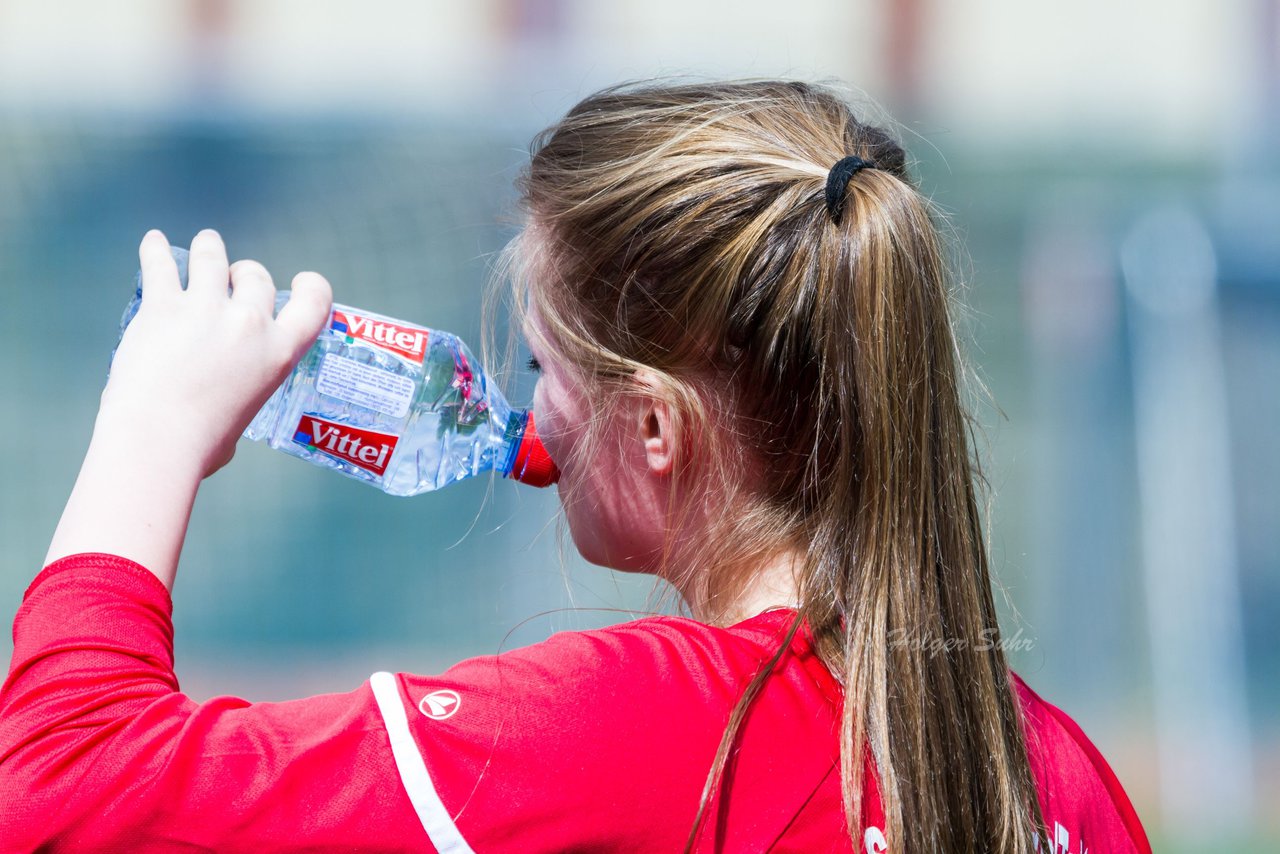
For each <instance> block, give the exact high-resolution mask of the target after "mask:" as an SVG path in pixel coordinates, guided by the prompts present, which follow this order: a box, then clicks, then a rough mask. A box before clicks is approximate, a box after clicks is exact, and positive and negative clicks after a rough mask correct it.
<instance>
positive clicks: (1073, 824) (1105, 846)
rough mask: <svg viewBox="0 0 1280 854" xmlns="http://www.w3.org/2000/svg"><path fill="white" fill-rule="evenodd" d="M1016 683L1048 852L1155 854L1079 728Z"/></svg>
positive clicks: (1117, 785) (1099, 756)
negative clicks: (1077, 851) (1046, 834)
mask: <svg viewBox="0 0 1280 854" xmlns="http://www.w3.org/2000/svg"><path fill="white" fill-rule="evenodd" d="M1013 682H1014V687H1015V690H1016V691H1017V693H1018V696H1019V699H1020V700H1021V702H1022V708H1023V714H1024V717H1025V720H1026V724H1027V752H1028V754H1029V758H1030V760H1031V768H1032V772H1033V773H1034V774H1035V776H1036V782H1037V785H1038V788H1039V794H1040V806H1041V809H1042V810H1043V812H1044V819H1045V823H1046V825H1047V828H1048V831H1049V836H1050V839H1049V846H1048V850H1049V851H1050V852H1055V854H1056V852H1058V851H1071V852H1074V851H1076V850H1077V847H1078V848H1079V849H1080V850H1082V851H1083V850H1090V851H1114V852H1121V851H1134V852H1139V853H1140V854H1151V843H1150V842H1148V841H1147V834H1146V831H1145V830H1143V827H1142V822H1141V821H1140V820H1139V818H1138V813H1137V811H1136V810H1134V808H1133V804H1132V803H1130V801H1129V796H1128V795H1127V794H1125V791H1124V787H1123V786H1121V785H1120V781H1119V780H1118V779H1117V778H1116V775H1115V772H1113V771H1112V770H1111V766H1110V765H1108V764H1107V760H1106V759H1104V758H1103V756H1102V753H1101V752H1099V750H1098V748H1097V747H1095V746H1094V744H1093V742H1092V741H1090V740H1089V738H1088V736H1086V735H1085V734H1084V731H1083V730H1082V729H1080V726H1079V724H1077V723H1076V722H1075V721H1074V720H1072V719H1071V717H1070V716H1069V715H1067V713H1066V712H1064V711H1062V710H1061V709H1059V708H1058V707H1057V706H1054V705H1052V704H1051V703H1048V702H1046V701H1045V700H1043V699H1042V698H1041V697H1040V695H1039V694H1037V693H1036V692H1035V691H1033V690H1031V688H1030V687H1028V686H1027V684H1026V683H1025V682H1023V681H1022V679H1021V678H1020V677H1018V676H1017V674H1014V675H1013Z"/></svg>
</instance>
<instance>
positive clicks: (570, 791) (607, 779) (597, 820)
mask: <svg viewBox="0 0 1280 854" xmlns="http://www.w3.org/2000/svg"><path fill="white" fill-rule="evenodd" d="M664 646H673V647H680V649H679V651H676V650H674V649H669V650H663V649H662V647H664ZM687 651H688V640H687V639H686V638H685V637H683V636H682V635H681V633H680V631H679V630H678V629H677V628H675V627H674V626H673V625H671V624H668V623H667V622H666V621H664V620H660V619H659V620H644V621H640V622H639V623H633V624H630V625H629V626H624V627H615V628H613V629H610V630H605V631H599V632H565V633H562V634H558V635H554V636H552V637H551V638H550V639H549V640H547V641H545V642H543V643H540V644H535V645H533V646H530V647H527V648H524V649H520V650H515V651H512V652H508V653H504V654H502V655H500V656H489V657H482V658H475V659H471V660H468V661H464V662H461V663H460V664H458V665H456V666H454V667H452V668H450V669H449V670H447V671H445V672H444V673H442V674H440V675H438V676H412V675H408V674H400V675H399V676H398V677H397V679H396V680H395V682H394V693H393V694H391V695H390V696H391V698H392V699H393V700H394V702H398V703H402V705H403V708H404V710H405V714H406V716H407V726H408V728H409V731H410V732H411V737H412V740H413V745H414V747H415V748H416V750H415V751H413V753H412V754H410V755H409V761H410V762H411V763H412V762H413V761H414V759H415V758H416V757H420V759H419V760H418V761H419V762H421V763H422V764H421V767H420V769H419V770H418V771H416V772H413V773H416V774H417V776H418V778H419V779H420V781H421V782H420V784H419V786H420V788H422V789H424V790H427V798H428V799H429V800H430V799H434V800H435V801H436V805H435V809H436V811H437V812H438V814H439V815H440V817H441V821H440V824H441V825H442V830H441V833H442V834H444V835H442V836H438V835H437V834H436V833H435V832H433V833H432V839H433V841H434V842H435V843H436V845H437V847H439V848H441V849H442V850H443V849H444V847H445V844H446V843H447V842H448V841H449V840H452V839H455V838H457V839H461V840H465V843H466V844H468V845H470V846H472V847H473V848H474V849H475V850H476V851H508V850H519V851H521V852H561V851H569V850H575V851H582V850H592V851H594V850H632V851H678V850H682V849H683V847H684V842H685V834H687V833H688V832H689V829H690V828H691V827H692V826H693V819H694V813H695V810H696V808H697V805H698V801H699V797H700V795H701V791H702V785H703V780H704V777H705V775H706V772H707V769H708V768H709V767H710V765H711V760H712V757H713V755H714V753H715V749H716V746H717V745H718V743H719V740H720V733H721V731H722V730H723V727H724V723H725V719H724V712H725V706H724V700H723V699H717V697H719V695H720V692H721V691H723V692H724V694H725V695H726V696H728V693H729V692H730V691H732V690H734V689H735V688H736V687H738V686H734V685H729V684H719V683H718V680H716V679H714V678H708V677H707V674H708V673H715V672H717V670H718V668H717V667H715V666H714V665H712V664H710V663H708V664H707V666H706V667H689V668H678V667H673V666H671V665H670V664H664V663H665V662H679V661H684V660H685V658H684V654H685V653H686V652H687ZM685 683H698V684H685ZM655 686H662V687H660V688H658V687H655ZM690 697H700V698H703V701H702V702H698V703H693V704H690V703H686V702H684V701H685V700H687V698H690ZM677 698H678V699H677ZM401 774H402V777H404V779H405V782H406V786H409V787H410V788H411V789H412V788H413V786H414V784H413V783H412V782H411V778H412V775H411V774H406V769H405V768H401ZM411 796H412V792H411Z"/></svg>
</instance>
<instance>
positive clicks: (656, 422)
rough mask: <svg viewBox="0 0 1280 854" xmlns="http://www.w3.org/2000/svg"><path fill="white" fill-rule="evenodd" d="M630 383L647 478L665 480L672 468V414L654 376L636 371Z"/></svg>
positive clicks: (673, 445) (673, 461)
mask: <svg viewBox="0 0 1280 854" xmlns="http://www.w3.org/2000/svg"><path fill="white" fill-rule="evenodd" d="M634 379H635V382H636V384H637V386H638V388H637V389H636V395H637V399H638V400H639V403H640V405H639V407H638V414H639V416H640V423H639V435H640V441H641V442H642V443H643V444H644V457H645V462H646V464H647V465H648V467H649V472H650V473H651V474H655V475H658V476H660V477H665V476H667V475H669V474H671V470H672V469H673V468H674V467H675V449H676V435H675V433H676V430H675V418H674V417H673V415H674V413H673V412H672V409H671V404H670V402H669V401H668V400H667V398H666V396H665V395H663V393H662V387H661V385H660V384H659V383H658V381H657V377H656V376H655V375H653V374H652V373H650V372H648V371H640V372H638V373H637V374H636V375H635V377H634Z"/></svg>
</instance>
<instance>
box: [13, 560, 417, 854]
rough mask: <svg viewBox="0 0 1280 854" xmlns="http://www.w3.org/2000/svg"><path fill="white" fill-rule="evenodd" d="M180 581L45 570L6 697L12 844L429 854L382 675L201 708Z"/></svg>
mask: <svg viewBox="0 0 1280 854" xmlns="http://www.w3.org/2000/svg"><path fill="white" fill-rule="evenodd" d="M170 614H171V603H170V600H169V595H168V591H167V590H165V588H164V586H163V585H162V584H161V583H160V582H159V580H158V579H156V578H155V577H154V576H153V575H152V574H151V573H149V572H148V571H147V570H146V569H144V568H143V567H140V566H138V565H137V564H134V563H132V562H130V561H127V560H124V559H122V558H118V557H113V556H111V555H100V554H84V555H75V556H72V557H69V558H64V559H63V560H60V561H57V562H56V563H54V564H51V565H50V566H48V567H47V568H46V569H45V570H44V571H43V572H41V573H40V575H39V576H37V577H36V579H35V581H34V582H32V584H31V586H30V587H29V588H28V590H27V593H26V595H25V597H24V599H23V603H22V606H21V607H20V608H19V610H18V615H17V618H16V619H15V621H14V627H13V639H14V651H13V660H12V663H11V665H10V668H9V674H8V678H7V679H6V681H5V683H4V687H3V689H2V690H0V839H2V840H4V847H5V850H32V849H35V848H40V849H41V850H108V849H110V850H121V851H134V850H149V849H150V848H151V847H154V846H156V845H158V844H163V845H165V846H168V847H172V848H192V849H197V850H217V851H263V850H271V851H285V850H319V849H322V848H323V849H325V850H328V849H334V850H337V849H354V848H358V849H360V850H405V849H414V850H430V846H429V843H428V840H427V835H426V833H425V832H424V830H423V827H422V823H421V822H420V820H419V818H418V816H417V815H415V812H414V808H413V805H412V804H411V803H410V801H409V798H408V797H407V795H406V793H405V791H404V789H403V788H402V787H401V786H400V785H399V780H398V776H397V773H396V767H395V763H394V761H393V759H392V753H391V746H390V744H389V741H388V734H387V730H386V728H385V727H384V724H383V720H382V717H381V715H380V714H379V710H378V707H377V703H376V701H375V698H374V696H373V692H372V690H371V687H370V685H368V684H366V685H364V686H362V687H361V688H359V689H358V690H356V691H353V692H351V693H349V694H333V695H323V696H318V697H311V698H309V699H305V700H297V701H293V702H287V703H248V702H245V701H244V700H240V699H236V698H234V697H217V698H214V699H212V700H209V701H208V702H206V703H195V702H193V701H192V700H191V699H190V698H188V697H186V696H185V695H183V694H181V693H179V691H178V682H177V678H176V677H175V676H174V672H173V628H172V622H171V619H170Z"/></svg>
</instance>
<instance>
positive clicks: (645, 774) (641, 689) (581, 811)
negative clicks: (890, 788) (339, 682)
mask: <svg viewBox="0 0 1280 854" xmlns="http://www.w3.org/2000/svg"><path fill="white" fill-rule="evenodd" d="M170 613H171V603H170V600H169V595H168V591H167V590H165V588H164V586H163V585H162V584H161V583H160V582H159V581H158V580H157V579H156V578H155V577H154V576H153V575H152V574H151V573H149V572H148V571H147V570H146V569H144V568H143V567H140V566H138V565H137V564H134V563H131V562H130V561H127V560H124V559H123V558H119V557H114V556H111V555H100V554H98V555H76V556H73V557H69V558H65V559H63V560H60V561H58V562H56V563H54V564H52V565H50V566H49V567H47V568H46V569H45V570H44V571H43V572H41V573H40V575H39V576H37V578H36V579H35V581H34V582H32V584H31V586H30V588H29V589H28V590H27V593H26V596H25V598H24V600H23V604H22V606H21V608H20V609H19V611H18V615H17V618H16V620H15V622H14V653H13V661H12V664H11V666H10V670H9V676H8V679H7V680H6V682H5V684H4V687H3V692H2V693H0V850H3V851H30V850H33V849H37V848H39V849H41V850H69V851H130V852H145V851H152V850H156V851H165V850H180V851H218V852H228V851H254V852H263V851H282V850H305V851H355V850H358V851H438V852H470V851H521V852H537V851H548V852H551V851H556V852H561V851H575V850H576V851H596V850H619V851H675V850H682V849H683V846H684V841H685V837H686V835H687V833H688V831H689V828H690V827H691V826H692V823H693V819H694V812H695V810H696V808H697V804H698V801H699V797H700V794H701V790H702V786H703V782H704V780H705V776H706V771H707V768H708V767H709V765H710V763H711V759H712V757H713V755H714V753H715V750H716V747H717V745H718V744H719V741H720V735H721V733H722V731H723V728H724V725H725V722H726V720H727V716H728V713H729V710H730V709H731V708H732V707H733V704H734V702H735V701H736V699H737V697H738V696H739V694H740V692H741V690H742V688H743V686H744V685H745V683H746V681H747V680H749V679H750V677H751V675H752V674H754V673H755V671H756V668H757V667H758V666H759V664H760V663H761V662H762V661H764V660H766V659H767V658H768V657H769V655H771V654H772V652H773V651H774V650H775V649H776V648H777V644H778V642H779V641H780V639H781V637H782V635H783V633H785V631H786V629H787V627H788V625H789V621H790V620H791V619H792V618H793V617H794V612H791V611H771V612H766V613H764V614H761V615H758V616H756V617H754V618H752V619H749V620H746V621H744V622H742V623H740V624H738V625H736V626H733V627H730V628H714V627H711V626H706V625H703V624H701V623H698V622H695V621H693V620H687V619H680V618H673V617H657V618H651V619H645V620H640V621H637V622H633V623H627V624H624V625H621V626H616V627H613V628H608V629H603V630H599V631H592V632H565V633H562V634H558V635H555V636H553V637H552V638H550V639H549V640H547V641H545V642H543V643H540V644H536V645H534V646H531V647H527V648H525V649H520V650H515V651H512V652H508V653H505V654H503V655H500V656H494V657H483V658H476V659H471V660H469V661H464V662H462V663H461V664H458V665H457V666H455V667H453V668H451V669H449V670H448V671H446V672H444V673H442V674H439V675H435V676H416V675H411V674H396V675H392V674H389V673H376V674H374V675H373V676H372V677H371V678H370V679H369V681H368V682H366V683H365V684H363V685H362V686H360V687H359V688H358V689H356V690H355V691H352V692H351V693H348V694H329V695H323V696H318V697H310V698H307V699H304V700H295V701H291V702H285V703H249V702H246V701H244V700H240V699H236V698H234V697H217V698H214V699H212V700H209V701H208V702H205V703H196V702H194V701H193V700H191V699H190V698H188V697H186V696H185V695H183V694H182V693H180V692H179V690H178V681H177V677H176V676H175V675H174V672H173V627H172V622H171V620H170ZM1015 683H1016V686H1017V690H1018V696H1019V699H1020V701H1021V703H1022V707H1023V710H1024V713H1025V719H1026V726H1027V729H1028V742H1029V745H1030V747H1029V750H1030V755H1031V762H1032V768H1033V771H1034V773H1035V777H1036V780H1037V783H1038V788H1039V795H1040V800H1041V804H1042V807H1043V810H1044V814H1045V817H1046V822H1047V825H1048V828H1049V832H1050V836H1051V839H1050V840H1048V841H1047V844H1042V845H1041V846H1040V850H1042V851H1052V852H1055V854H1056V852H1068V851H1069V852H1071V854H1078V852H1085V851H1089V852H1096V854H1102V852H1128V851H1150V846H1149V845H1148V844H1147V841H1146V837H1145V835H1144V833H1143V830H1142V826H1141V824H1140V823H1139V821H1138V818H1137V816H1136V814H1135V813H1134V811H1133V808H1132V806H1130V804H1129V800H1128V798H1127V797H1126V796H1125V793H1124V791H1123V789H1122V788H1121V787H1120V784H1119V783H1118V782H1117V781H1116V778H1115V776H1114V775H1113V774H1112V773H1111V770H1110V769H1109V768H1108V767H1107V764H1106V762H1105V761H1104V760H1103V758H1102V756H1101V755H1100V754H1099V753H1098V751H1097V750H1096V749H1095V748H1094V747H1093V745H1092V744H1090V743H1089V740H1088V739H1087V738H1086V737H1085V736H1084V734H1083V733H1082V732H1081V731H1080V729H1079V727H1077V726H1076V725H1075V723H1074V722H1073V721H1071V719H1070V718H1068V717H1067V716H1066V715H1065V714H1064V713H1062V712H1061V711H1060V710H1058V709H1057V708H1055V707H1053V706H1051V705H1049V704H1048V703H1045V702H1044V701H1043V700H1041V699H1040V698H1039V697H1038V696H1037V695H1036V694H1035V693H1034V692H1032V691H1031V690H1030V689H1029V688H1027V687H1026V686H1025V685H1024V684H1023V683H1022V681H1021V680H1015ZM838 723H839V687H838V685H836V683H835V682H834V681H833V680H832V678H831V676H830V674H829V673H828V672H827V670H826V668H825V667H823V665H822V664H821V662H820V661H819V659H818V658H817V657H816V655H815V654H814V652H813V648H812V645H811V638H810V637H809V636H808V635H806V634H805V633H804V632H803V631H802V632H800V633H797V635H796V637H795V639H794V641H793V643H792V646H791V649H790V650H789V652H788V654H787V655H785V656H784V657H783V659H782V661H781V663H780V664H779V667H778V670H777V671H776V672H775V674H774V675H773V676H771V677H770V679H769V680H768V681H767V682H766V687H765V688H764V689H763V691H762V693H761V694H760V696H759V697H758V698H757V699H756V701H755V703H754V705H753V706H752V711H751V713H750V715H749V716H748V718H747V720H746V722H745V724H744V727H743V729H742V730H741V735H740V740H739V743H740V745H741V747H740V749H739V750H738V752H737V754H736V758H735V761H734V765H733V768H732V770H731V776H730V778H729V779H730V781H731V782H730V783H729V784H728V788H727V790H726V791H727V794H726V792H720V793H719V794H718V796H717V797H718V800H717V801H716V803H717V805H718V811H719V812H720V817H721V821H720V822H719V831H718V837H719V842H720V845H721V848H720V850H726V851H763V850H766V849H769V850H777V851H805V852H821V851H842V852H847V851H850V850H851V849H850V846H849V841H848V839H847V836H846V835H845V832H844V827H843V818H842V815H841V808H840V780H839V749H838V746H837V741H836V732H837V728H838ZM871 771H872V768H871V766H870V765H869V766H868V777H867V786H868V791H869V792H870V794H871V795H872V797H870V798H869V799H868V801H867V804H866V807H865V809H864V814H863V825H864V830H863V835H862V837H861V838H860V839H859V840H858V841H857V842H858V844H857V845H856V846H855V849H854V850H857V851H859V852H861V851H866V852H873V854H874V852H882V851H884V850H885V848H884V846H883V827H884V818H883V812H882V810H881V807H880V804H879V802H878V800H877V797H876V790H875V780H874V774H873V773H871ZM715 825H716V822H714V821H710V822H707V825H706V832H705V833H704V836H703V840H704V844H703V845H702V846H701V850H710V849H711V848H712V845H711V834H713V833H717V831H716V830H715Z"/></svg>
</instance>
